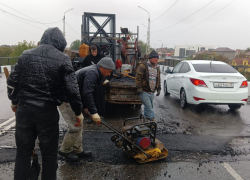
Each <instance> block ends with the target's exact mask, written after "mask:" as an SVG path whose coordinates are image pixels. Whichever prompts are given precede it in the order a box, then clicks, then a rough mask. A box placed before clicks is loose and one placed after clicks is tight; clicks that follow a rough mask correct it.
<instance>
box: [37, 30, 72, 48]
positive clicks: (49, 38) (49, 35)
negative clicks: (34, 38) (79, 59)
mask: <svg viewBox="0 0 250 180" xmlns="http://www.w3.org/2000/svg"><path fill="white" fill-rule="evenodd" d="M40 44H50V45H52V46H54V47H55V48H56V49H58V50H59V51H61V52H63V51H64V49H65V48H66V46H67V42H66V39H65V37H64V36H63V34H62V31H61V30H60V29H59V28H57V27H55V28H48V29H47V30H45V32H44V33H43V36H42V38H41V41H40Z"/></svg>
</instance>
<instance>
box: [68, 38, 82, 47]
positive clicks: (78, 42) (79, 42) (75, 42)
mask: <svg viewBox="0 0 250 180" xmlns="http://www.w3.org/2000/svg"><path fill="white" fill-rule="evenodd" d="M81 44H82V43H81V41H80V40H78V39H77V40H75V41H73V42H72V43H71V45H70V49H71V50H79V47H80V46H81Z"/></svg>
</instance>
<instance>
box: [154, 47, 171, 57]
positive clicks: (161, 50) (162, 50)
mask: <svg viewBox="0 0 250 180" xmlns="http://www.w3.org/2000/svg"><path fill="white" fill-rule="evenodd" d="M156 52H157V53H158V54H159V58H160V59H162V58H165V57H169V56H172V55H173V54H174V53H173V52H169V51H168V50H167V49H166V48H158V49H157V50H156Z"/></svg>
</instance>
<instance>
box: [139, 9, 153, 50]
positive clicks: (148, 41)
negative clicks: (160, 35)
mask: <svg viewBox="0 0 250 180" xmlns="http://www.w3.org/2000/svg"><path fill="white" fill-rule="evenodd" d="M138 7H139V8H141V9H142V10H144V11H146V12H147V13H148V32H147V51H146V53H149V51H150V14H149V12H148V11H147V10H146V9H143V8H142V7H141V6H138Z"/></svg>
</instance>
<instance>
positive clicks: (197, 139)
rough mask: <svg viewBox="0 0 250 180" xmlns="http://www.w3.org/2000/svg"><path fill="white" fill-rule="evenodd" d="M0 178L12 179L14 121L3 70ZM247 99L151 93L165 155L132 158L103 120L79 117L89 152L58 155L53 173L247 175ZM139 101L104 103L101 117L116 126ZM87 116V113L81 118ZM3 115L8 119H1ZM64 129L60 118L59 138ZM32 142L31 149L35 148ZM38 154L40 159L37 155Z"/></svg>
mask: <svg viewBox="0 0 250 180" xmlns="http://www.w3.org/2000/svg"><path fill="white" fill-rule="evenodd" d="M0 76H1V75H0ZM163 78H164V75H162V82H163ZM0 97H1V101H0V115H1V117H0V131H1V132H0V134H2V133H3V134H2V135H1V136H0V180H1V179H3V180H8V179H13V170H14V160H15V153H16V148H15V140H14V127H13V128H11V126H10V125H11V124H12V123H13V122H14V119H11V118H12V117H13V116H14V114H13V113H12V111H11V110H10V102H9V101H8V99H7V97H6V84H5V79H4V76H3V75H2V77H0ZM249 107H250V104H247V105H246V106H243V107H242V108H241V109H240V110H238V111H231V110H229V108H228V107H227V106H216V105H211V106H208V107H207V108H205V109H201V108H199V107H197V106H192V105H190V106H189V107H188V108H187V109H184V110H183V109H181V108H180V102H179V100H178V99H176V98H175V97H173V96H170V97H164V96H163V92H162V94H161V95H160V96H159V97H155V101H154V109H155V115H156V121H157V126H158V128H157V138H158V139H159V140H160V141H161V142H162V143H163V144H164V146H165V147H166V148H167V149H168V150H169V155H168V157H167V158H166V159H163V160H159V161H155V162H151V163H147V164H138V163H137V162H136V161H135V160H134V159H128V158H127V157H126V156H125V154H124V153H123V152H122V149H120V148H117V147H115V145H114V143H113V142H112V141H111V140H110V137H111V136H112V135H113V132H112V131H110V130H109V129H107V128H106V127H104V126H103V125H99V126H97V125H96V124H95V123H92V124H87V123H84V133H83V146H84V148H85V149H87V150H91V151H92V153H93V156H92V157H91V158H84V159H81V160H80V161H79V162H77V163H73V164H72V163H68V162H66V161H65V159H63V158H62V157H60V156H58V163H59V167H58V171H57V173H58V179H62V180H71V179H72V180H73V179H90V180H92V179H98V180H99V179H113V180H115V179H119V180H123V179H124V180H125V179H145V180H151V179H177V180H179V179H185V180H191V179H192V180H194V179H204V180H211V179H226V180H231V179H232V180H233V179H237V180H238V179H245V180H247V179H250V173H249V165H250V163H249V160H250V145H249V142H250V136H249V135H250V118H249V116H250V112H249ZM142 111H143V106H142V107H141V108H139V107H130V106H128V105H107V116H106V117H105V119H106V121H107V122H108V123H109V124H111V125H112V126H114V127H115V128H117V129H119V130H121V128H122V126H123V120H125V119H126V118H129V117H137V116H139V115H140V114H141V113H142ZM85 119H87V117H86V118H85ZM7 121H8V122H7ZM66 130H67V126H66V124H65V122H64V120H63V119H62V118H61V119H60V142H59V145H60V144H61V143H62V139H63V135H64V133H65V131H66ZM38 149H39V148H38V146H37V147H36V151H37V153H38V154H39V157H40V152H39V150H38ZM40 160H41V159H40Z"/></svg>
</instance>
